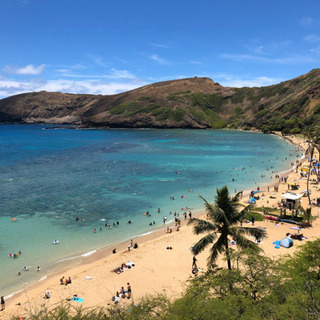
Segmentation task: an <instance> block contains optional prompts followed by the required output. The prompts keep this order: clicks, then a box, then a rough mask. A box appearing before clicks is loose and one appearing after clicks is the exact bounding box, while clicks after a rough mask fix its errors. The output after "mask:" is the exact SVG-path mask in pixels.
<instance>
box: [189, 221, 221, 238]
mask: <svg viewBox="0 0 320 320" xmlns="http://www.w3.org/2000/svg"><path fill="white" fill-rule="evenodd" d="M189 224H194V227H193V232H194V233H195V234H200V233H204V232H207V231H216V229H217V227H216V226H215V225H214V224H212V223H211V222H210V221H206V220H202V219H198V218H193V219H191V220H189V222H188V225H189Z"/></svg>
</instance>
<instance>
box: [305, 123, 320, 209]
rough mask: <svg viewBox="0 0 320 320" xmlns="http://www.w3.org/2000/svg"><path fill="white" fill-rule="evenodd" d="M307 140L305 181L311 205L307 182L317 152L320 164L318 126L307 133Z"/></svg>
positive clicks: (319, 130)
mask: <svg viewBox="0 0 320 320" xmlns="http://www.w3.org/2000/svg"><path fill="white" fill-rule="evenodd" d="M307 138H308V143H309V145H308V149H307V151H306V154H307V155H309V156H310V163H309V172H308V179H307V194H308V200H309V204H311V200H310V192H309V181H310V176H311V169H312V159H313V156H314V154H315V151H318V155H319V162H320V127H319V126H313V127H311V128H310V129H309V130H308V132H307ZM317 176H318V177H319V170H318V172H317Z"/></svg>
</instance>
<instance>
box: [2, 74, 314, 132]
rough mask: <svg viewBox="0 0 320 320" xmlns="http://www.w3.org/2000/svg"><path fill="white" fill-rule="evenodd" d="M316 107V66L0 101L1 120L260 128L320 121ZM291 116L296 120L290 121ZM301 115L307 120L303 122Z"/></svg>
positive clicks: (108, 124)
mask: <svg viewBox="0 0 320 320" xmlns="http://www.w3.org/2000/svg"><path fill="white" fill-rule="evenodd" d="M319 111H320V71H319V69H315V70H312V71H311V72H309V73H307V74H305V75H303V76H300V77H298V78H295V79H292V80H288V81H286V82H282V83H280V84H277V85H273V86H268V87H261V88H228V87H222V86H220V85H219V84H218V83H214V82H213V81H212V80H211V79H209V78H197V77H195V78H188V79H180V80H172V81H164V82H159V83H154V84H150V85H147V86H144V87H141V88H137V89H135V90H131V91H128V92H124V93H121V94H117V95H110V96H103V95H97V96H95V95H86V94H83V95H79V94H64V93H54V92H45V91H41V92H32V93H26V94H21V95H17V96H12V97H9V98H6V99H2V100H0V122H2V123H56V124H62V123H64V124H75V125H80V126H84V127H110V128H223V127H225V126H226V125H229V126H230V125H231V126H232V127H236V128H241V127H255V128H259V129H261V128H264V127H266V126H271V128H272V129H274V130H276V129H277V130H282V129H283V128H285V127H288V128H290V126H296V127H295V128H298V129H299V127H300V126H303V125H308V122H310V123H311V122H314V121H318V120H320V115H319ZM309 118H310V119H311V120H310V119H309ZM318 118H319V119H318ZM290 119H291V120H292V119H298V120H299V121H300V122H299V121H298V122H299V124H298V125H297V124H294V123H293V124H291V123H290V121H291V120H290ZM302 119H307V120H305V122H306V123H303V121H302ZM289 120H290V121H289ZM301 121H302V122H301ZM293 122H294V121H293ZM296 122H297V121H296ZM310 123H309V124H310Z"/></svg>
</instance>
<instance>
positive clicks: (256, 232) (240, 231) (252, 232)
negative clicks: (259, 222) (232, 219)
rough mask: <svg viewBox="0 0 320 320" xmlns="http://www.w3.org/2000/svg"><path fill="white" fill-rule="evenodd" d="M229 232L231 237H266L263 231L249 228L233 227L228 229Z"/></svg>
mask: <svg viewBox="0 0 320 320" xmlns="http://www.w3.org/2000/svg"><path fill="white" fill-rule="evenodd" d="M229 232H230V234H232V236H236V235H243V234H247V235H251V236H254V237H256V238H264V237H266V236H267V232H266V231H265V230H263V229H260V228H251V227H240V226H234V227H230V228H229Z"/></svg>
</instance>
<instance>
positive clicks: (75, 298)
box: [71, 297, 84, 303]
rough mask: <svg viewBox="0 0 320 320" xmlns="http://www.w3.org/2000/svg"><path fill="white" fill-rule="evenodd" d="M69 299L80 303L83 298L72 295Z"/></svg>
mask: <svg viewBox="0 0 320 320" xmlns="http://www.w3.org/2000/svg"><path fill="white" fill-rule="evenodd" d="M71 300H72V301H77V302H79V303H81V302H82V301H83V300H84V299H81V298H77V297H73V298H72V299H71Z"/></svg>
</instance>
